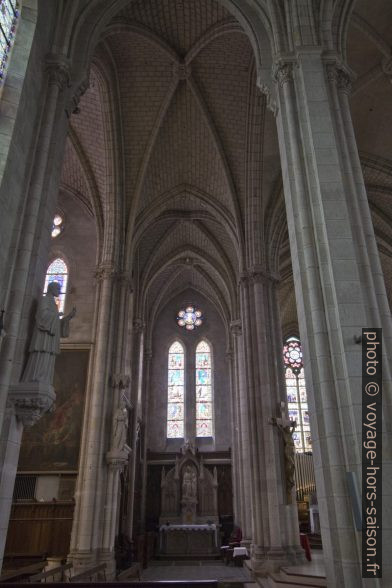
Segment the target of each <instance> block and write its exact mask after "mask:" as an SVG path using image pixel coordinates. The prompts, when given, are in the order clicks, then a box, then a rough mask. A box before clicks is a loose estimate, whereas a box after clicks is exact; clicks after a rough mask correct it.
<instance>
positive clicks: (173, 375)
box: [166, 340, 185, 439]
mask: <svg viewBox="0 0 392 588" xmlns="http://www.w3.org/2000/svg"><path fill="white" fill-rule="evenodd" d="M184 414H185V349H184V346H183V344H182V343H181V342H180V341H178V340H176V341H174V343H172V344H171V345H170V347H169V353H168V361H167V427H166V430H167V433H166V436H167V438H168V439H178V438H180V439H181V438H183V437H184Z"/></svg>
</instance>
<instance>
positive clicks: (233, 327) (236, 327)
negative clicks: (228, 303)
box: [230, 319, 242, 337]
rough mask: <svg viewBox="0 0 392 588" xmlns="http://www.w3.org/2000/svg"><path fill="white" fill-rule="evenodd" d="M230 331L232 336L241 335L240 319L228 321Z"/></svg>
mask: <svg viewBox="0 0 392 588" xmlns="http://www.w3.org/2000/svg"><path fill="white" fill-rule="evenodd" d="M230 331H231V333H232V335H233V336H234V337H240V336H241V335H242V321H241V319H238V320H236V321H232V322H231V323H230Z"/></svg>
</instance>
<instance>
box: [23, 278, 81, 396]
mask: <svg viewBox="0 0 392 588" xmlns="http://www.w3.org/2000/svg"><path fill="white" fill-rule="evenodd" d="M60 293H61V286H60V284H59V283H58V282H51V283H50V284H49V286H48V291H47V293H46V295H45V296H42V297H41V300H40V301H39V304H38V309H37V314H36V315H35V325H34V331H33V336H32V338H31V343H30V347H29V357H28V360H27V365H26V368H25V370H24V372H23V376H22V382H45V383H48V384H50V385H52V383H53V374H54V362H55V359H56V355H58V354H59V353H60V337H68V335H69V322H70V320H71V319H72V318H73V317H74V316H75V314H76V308H75V307H74V308H73V309H72V311H71V312H70V313H69V314H68V315H67V316H64V317H63V318H60V315H59V311H58V308H57V305H56V301H55V297H56V298H57V297H58V296H60Z"/></svg>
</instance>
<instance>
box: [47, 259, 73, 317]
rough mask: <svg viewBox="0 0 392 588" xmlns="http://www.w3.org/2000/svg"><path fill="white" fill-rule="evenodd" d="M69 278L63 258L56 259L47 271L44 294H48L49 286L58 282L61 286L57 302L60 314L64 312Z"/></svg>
mask: <svg viewBox="0 0 392 588" xmlns="http://www.w3.org/2000/svg"><path fill="white" fill-rule="evenodd" d="M68 277H69V272H68V266H67V264H66V263H65V261H64V259H62V258H61V257H57V258H56V259H54V260H53V261H52V262H51V263H50V264H49V266H48V269H47V270H46V277H45V286H44V294H46V292H47V290H48V286H49V284H50V283H51V282H58V283H59V284H60V286H61V293H60V296H59V297H58V299H57V300H56V304H57V306H58V309H59V312H64V306H65V297H66V294H67V287H68Z"/></svg>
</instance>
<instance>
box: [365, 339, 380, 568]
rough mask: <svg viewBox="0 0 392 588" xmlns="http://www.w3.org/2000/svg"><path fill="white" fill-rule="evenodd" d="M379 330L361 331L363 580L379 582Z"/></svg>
mask: <svg viewBox="0 0 392 588" xmlns="http://www.w3.org/2000/svg"><path fill="white" fill-rule="evenodd" d="M381 415H382V330H381V329H370V328H369V329H362V577H363V578H382V496H381V493H382V429H381Z"/></svg>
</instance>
